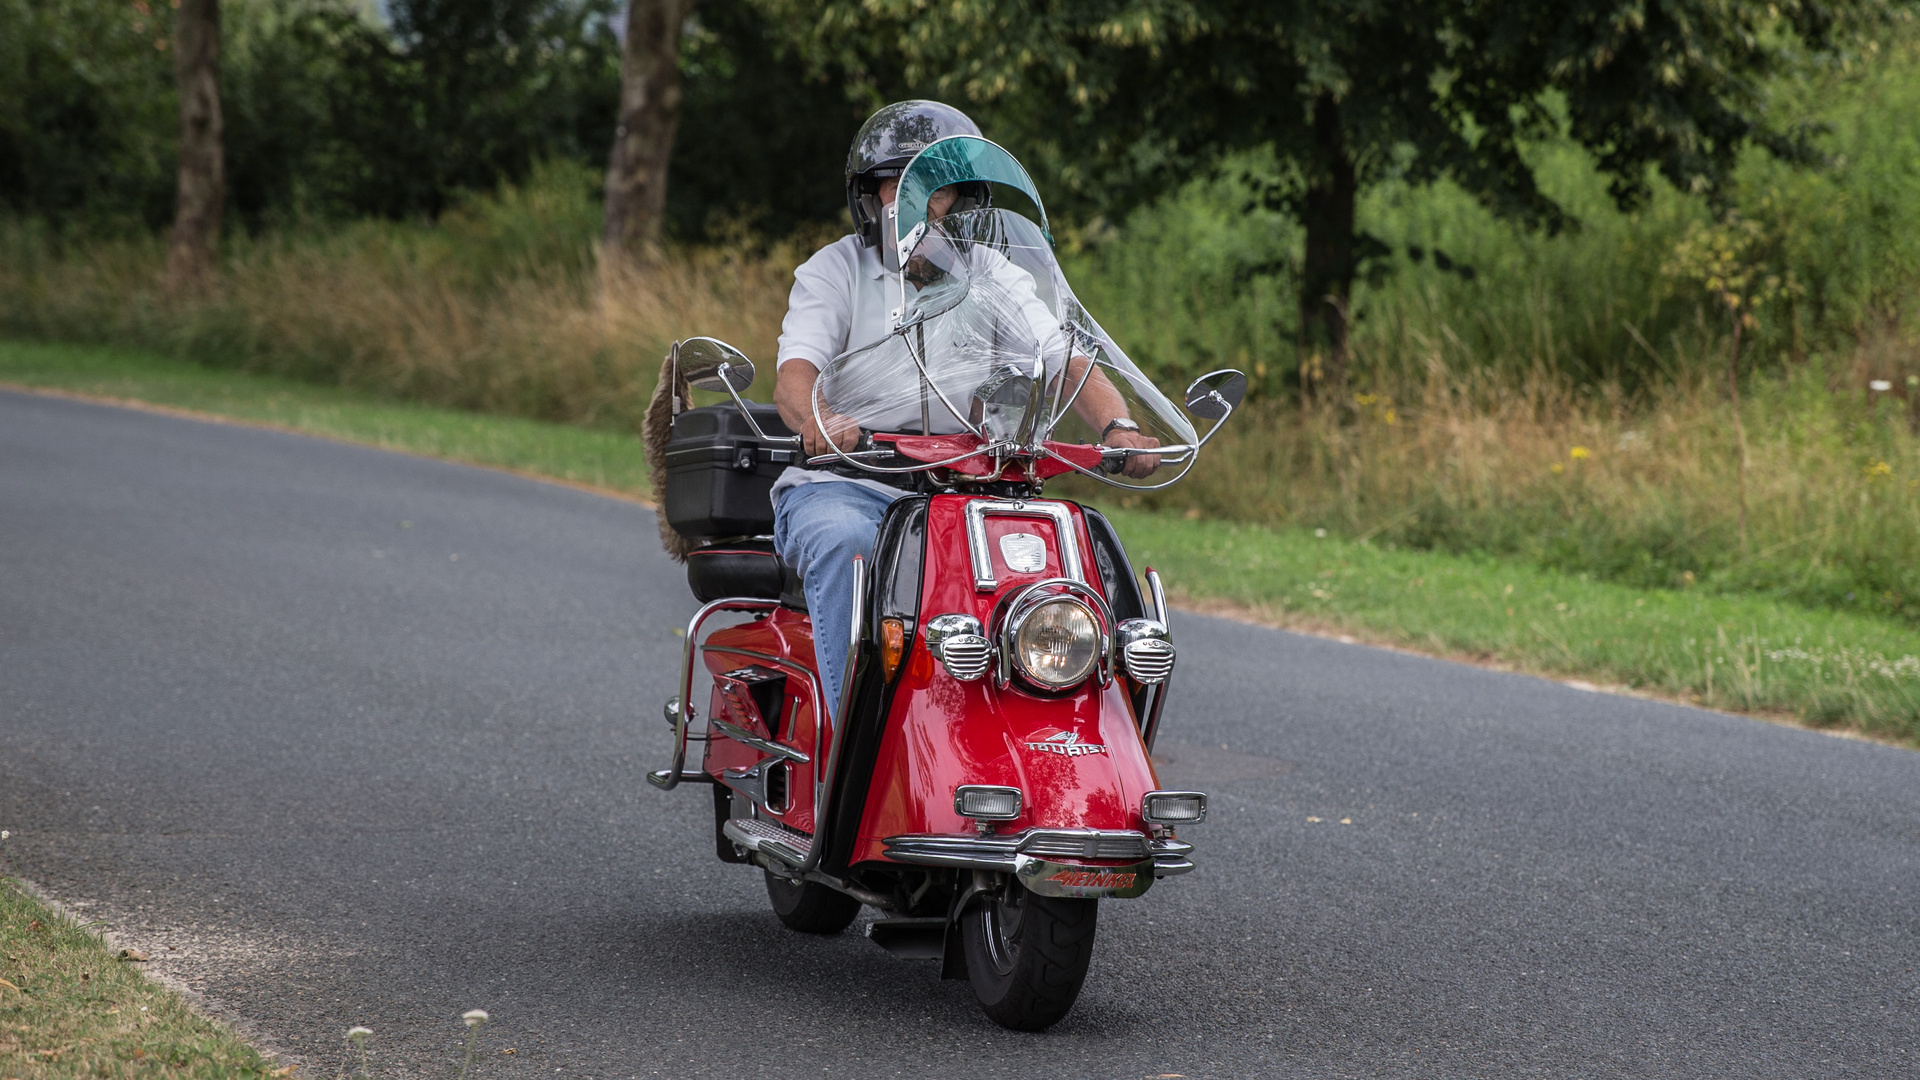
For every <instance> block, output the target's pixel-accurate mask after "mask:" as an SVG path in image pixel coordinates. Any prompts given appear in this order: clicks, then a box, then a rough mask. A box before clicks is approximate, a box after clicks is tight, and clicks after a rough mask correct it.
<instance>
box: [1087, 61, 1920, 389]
mask: <svg viewBox="0 0 1920 1080" xmlns="http://www.w3.org/2000/svg"><path fill="white" fill-rule="evenodd" d="M1872 51H1873V52H1874V54H1875V55H1874V56H1873V57H1872V58H1871V59H1870V60H1866V61H1858V62H1851V63H1849V64H1846V65H1834V66H1832V67H1829V68H1826V69H1823V70H1819V71H1815V72H1812V73H1806V74H1797V75H1794V76H1791V77H1783V78H1781V79H1779V80H1776V81H1775V82H1774V83H1773V84H1771V86H1770V90H1769V96H1770V98H1771V100H1772V101H1773V102H1774V111H1775V112H1776V113H1777V114H1778V115H1779V117H1780V118H1781V120H1782V122H1783V123H1788V124H1791V125H1793V126H1795V127H1808V128H1814V129H1817V130H1818V132H1819V133H1818V134H1816V135H1814V136H1813V145H1814V148H1815V149H1816V150H1817V151H1818V152H1819V153H1820V155H1821V156H1822V158H1823V160H1824V161H1825V162H1826V164H1825V165H1823V166H1822V167H1821V168H1818V169H1806V168H1799V167H1793V166H1790V165H1787V164H1783V163H1781V162H1780V161H1778V160H1775V159H1773V158H1772V157H1770V156H1769V155H1767V154H1765V153H1761V152H1756V151H1752V150H1749V151H1748V152H1747V153H1746V154H1745V155H1743V157H1742V158H1741V159H1740V161H1739V162H1738V163H1737V164H1736V167H1735V169H1734V171H1733V174H1732V179H1731V180H1730V181H1729V182H1728V183H1727V184H1726V186H1725V189H1724V192H1723V195H1724V198H1725V200H1726V203H1727V204H1728V206H1729V208H1730V209H1731V210H1733V211H1734V212H1736V213H1737V214H1738V215H1739V219H1740V220H1741V221H1743V222H1745V223H1746V224H1745V225H1743V226H1742V229H1743V230H1744V231H1746V232H1748V233H1749V242H1748V243H1747V244H1746V245H1745V250H1746V255H1745V256H1744V257H1745V259H1746V262H1745V264H1744V265H1745V266H1746V267H1747V269H1748V270H1750V271H1752V272H1755V273H1758V274H1759V276H1760V279H1761V280H1762V281H1763V282H1764V280H1765V279H1766V278H1768V277H1772V278H1775V279H1777V282H1778V288H1779V289H1780V295H1778V296H1777V297H1775V298H1774V300H1773V301H1772V302H1770V303H1768V304H1765V305H1763V306H1762V308H1761V310H1760V311H1759V312H1757V313H1756V318H1757V322H1758V325H1757V327H1756V328H1754V329H1752V330H1750V331H1749V337H1748V339H1747V341H1748V344H1747V346H1746V347H1745V348H1744V349H1743V355H1746V356H1749V357H1751V359H1752V361H1753V363H1754V364H1756V365H1758V366H1759V367H1761V368H1763V369H1768V368H1771V369H1774V370H1777V369H1778V368H1779V367H1780V365H1782V364H1784V363H1786V362H1788V361H1790V360H1791V359H1792V358H1793V357H1794V356H1796V355H1798V356H1802V357H1804V356H1807V355H1811V354H1813V353H1816V352H1823V351H1824V352H1827V353H1830V354H1833V353H1840V354H1845V353H1848V352H1850V351H1851V350H1852V349H1853V348H1854V347H1855V343H1856V341H1857V340H1858V339H1859V338H1860V337H1861V336H1863V335H1865V336H1869V337H1872V336H1875V335H1877V334H1881V333H1882V332H1883V330H1882V328H1883V327H1887V326H1899V325H1902V324H1903V322H1905V321H1907V320H1910V319H1911V317H1912V316H1913V315H1914V314H1917V313H1920V312H1916V309H1915V308H1914V303H1915V301H1916V300H1920V197H1916V195H1915V193H1916V192H1920V128H1916V126H1915V125H1914V124H1913V123H1912V118H1913V117H1914V116H1920V44H1916V43H1915V41H1914V40H1913V39H1912V37H1911V35H1894V36H1890V37H1889V38H1888V39H1887V40H1886V41H1884V42H1882V43H1878V44H1876V45H1875V46H1874V47H1873V50H1872ZM1521 150H1522V153H1523V154H1524V155H1525V156H1526V158H1527V159H1528V162H1529V167H1530V168H1531V169H1532V171H1533V173H1534V175H1535V176H1536V178H1537V179H1538V182H1539V185H1540V188H1541V190H1542V192H1543V193H1545V195H1546V196H1547V197H1548V198H1550V199H1552V200H1553V201H1554V202H1555V203H1556V204H1558V205H1560V206H1562V207H1564V208H1565V209H1566V210H1567V211H1568V212H1569V213H1570V214H1571V215H1572V216H1573V217H1575V218H1577V219H1578V220H1579V221H1580V222H1581V227H1580V228H1578V229H1574V230H1568V231H1565V232H1562V233H1560V234H1558V235H1549V234H1547V233H1544V232H1540V231H1536V230H1529V229H1526V228H1524V227H1522V226H1520V225H1518V224H1517V223H1514V222H1511V221H1508V220H1502V219H1501V218H1500V217H1498V216H1497V215H1495V214H1494V213H1492V212H1491V211H1489V210H1487V209H1486V208H1485V207H1483V206H1481V205H1480V204H1479V203H1478V201H1477V200H1476V199H1475V198H1474V197H1473V196H1472V194H1471V193H1469V192H1468V191H1466V190H1465V189H1463V188H1461V187H1460V186H1458V185H1457V184H1454V183H1452V182H1451V181H1447V180H1441V181H1438V182H1435V183H1433V184H1429V185H1424V186H1422V185H1416V184H1413V183H1410V182H1408V181H1405V180H1399V179H1395V180H1387V181H1383V182H1382V183H1380V184H1378V185H1376V186H1375V187H1374V188H1373V189H1372V190H1371V191H1370V192H1368V193H1367V194H1365V195H1364V196H1363V197H1362V198H1361V200H1360V203H1359V208H1358V215H1357V225H1358V227H1359V228H1360V229H1361V230H1362V231H1364V232H1366V233H1369V234H1371V235H1373V236H1375V237H1378V238H1379V239H1380V240H1381V242H1382V246H1383V247H1384V248H1385V249H1386V250H1387V252H1388V254H1386V255H1384V256H1382V257H1380V258H1379V259H1377V260H1376V261H1375V263H1374V266H1373V268H1372V269H1373V271H1374V272H1373V273H1372V274H1371V275H1364V276H1362V278H1361V279H1360V280H1359V281H1358V282H1357V283H1356V286H1355V291H1354V297H1353V310H1354V312H1355V324H1354V328H1353V339H1352V344H1353V349H1354V352H1355V361H1354V363H1355V385H1356V388H1357V389H1359V390H1362V391H1365V390H1367V389H1369V387H1373V388H1374V389H1376V390H1379V389H1384V386H1379V387H1375V386H1373V384H1374V383H1375V382H1381V381H1391V380H1393V379H1396V378H1400V377H1403V376H1408V375H1414V376H1417V375H1419V374H1420V373H1421V372H1423V371H1424V370H1425V369H1426V368H1427V366H1428V365H1429V364H1430V363H1432V362H1434V361H1435V360H1438V361H1440V362H1443V363H1444V365H1445V366H1446V367H1447V368H1448V369H1449V370H1452V371H1456V372H1475V371H1479V372H1488V373H1491V374H1497V375H1498V376H1499V377H1501V378H1504V379H1515V378H1522V377H1525V376H1527V375H1529V374H1530V373H1534V372H1547V373H1550V374H1552V375H1554V376H1555V377H1561V378H1565V379H1567V380H1569V381H1571V382H1572V383H1574V384H1577V385H1580V386H1586V387H1600V386H1603V385H1606V384H1609V383H1613V384H1617V385H1619V386H1620V387H1621V388H1623V389H1624V390H1626V391H1627V392H1629V393H1637V392H1640V391H1642V390H1645V389H1648V388H1650V387H1652V386H1653V385H1654V384H1657V383H1660V382H1671V381H1672V380H1674V379H1675V378H1676V377H1678V376H1679V375H1680V374H1681V371H1682V369H1683V368H1685V367H1686V366H1687V365H1689V364H1691V363H1693V362H1694V361H1697V360H1699V359H1700V358H1702V357H1704V356H1707V355H1709V354H1712V353H1715V352H1718V351H1720V350H1723V349H1724V344H1723V341H1724V336H1725V334H1726V332H1727V329H1728V323H1727V321H1726V319H1725V317H1724V315H1722V314H1719V313H1718V309H1717V308H1714V307H1712V306H1711V302H1710V301H1711V298H1710V297H1709V295H1708V293H1707V290H1706V289H1705V288H1704V282H1703V281H1701V280H1699V279H1698V278H1695V277H1688V276H1686V275H1681V276H1679V277H1676V276H1674V275H1673V274H1670V273H1668V272H1667V271H1668V269H1669V268H1670V267H1671V266H1673V264H1674V259H1675V255H1676V251H1677V250H1678V249H1679V248H1680V247H1681V245H1682V244H1683V243H1684V242H1685V240H1686V238H1687V236H1688V235H1689V233H1690V232H1691V231H1694V230H1699V229H1706V228H1709V227H1712V226H1714V224H1715V222H1716V221H1718V220H1720V219H1718V218H1716V217H1715V214H1714V211H1713V208H1712V207H1711V206H1710V205H1709V204H1708V202H1707V201H1706V200H1705V199H1703V198H1701V197H1699V196H1694V195H1690V194H1687V193H1683V192H1680V191H1677V190H1675V189H1674V188H1673V187H1672V186H1671V185H1668V184H1665V183H1664V182H1661V181H1659V180H1658V179H1657V178H1656V179H1655V180H1653V181H1651V182H1650V183H1651V186H1650V193H1649V195H1648V197H1647V199H1646V201H1645V202H1644V203H1643V204H1642V205H1641V206H1640V207H1638V208H1637V209H1634V210H1632V211H1622V210H1620V209H1618V207H1617V206H1615V205H1614V202H1613V199H1612V196H1611V194H1610V192H1609V190H1608V180H1607V178H1606V177H1605V176H1604V174H1602V173H1601V172H1600V171H1598V170H1597V169H1596V168H1595V165H1594V161H1593V158H1592V156H1591V155H1590V154H1588V153H1587V152H1586V151H1584V150H1583V149H1581V148H1580V147H1579V146H1578V145H1576V144H1574V143H1573V142H1572V141H1571V140H1570V139H1566V138H1548V139H1543V140H1540V141H1538V142H1532V143H1527V144H1524V145H1523V146H1522V148H1521ZM1282 167H1283V166H1282V165H1281V164H1280V163H1279V162H1278V161H1277V160H1276V159H1275V158H1274V157H1272V156H1271V155H1269V154H1266V153H1264V152H1259V151H1255V152H1249V153H1245V154H1242V155H1239V156H1236V157H1234V158H1231V159H1228V160H1227V162H1226V163H1225V167H1224V168H1222V169H1221V170H1219V171H1218V172H1215V173H1211V174H1206V175H1203V176H1201V177H1199V178H1196V179H1194V180H1191V181H1189V182H1188V183H1186V184H1185V185H1183V186H1182V187H1181V188H1180V189H1178V190H1177V191H1176V192H1175V193H1174V194H1173V195H1172V196H1170V197H1168V198H1167V199H1164V200H1162V201H1160V202H1158V203H1155V204H1154V205H1152V206H1149V207H1147V208H1144V209H1142V210H1140V211H1138V212H1136V213H1134V214H1133V215H1130V216H1128V217H1127V218H1125V219H1124V223H1123V224H1122V225H1121V226H1120V227H1117V228H1116V227H1114V226H1112V225H1108V224H1105V223H1100V224H1097V225H1096V226H1095V227H1092V228H1085V229H1082V230H1080V232H1079V233H1078V234H1077V236H1076V238H1075V239H1076V240H1077V241H1078V242H1077V244H1069V245H1068V248H1069V250H1068V251H1066V252H1065V253H1063V257H1064V260H1065V262H1066V263H1067V269H1068V276H1069V278H1070V280H1072V281H1073V282H1074V283H1075V288H1076V290H1077V291H1078V292H1079V293H1080V295H1081V298H1082V299H1083V300H1085V301H1086V303H1087V305H1088V307H1089V309H1090V310H1091V311H1092V312H1093V313H1094V315H1095V316H1096V317H1098V318H1100V319H1101V320H1102V321H1103V323H1104V324H1105V325H1106V327H1107V329H1108V330H1110V331H1112V332H1113V334H1114V335H1115V337H1116V338H1117V339H1118V340H1119V341H1120V342H1121V343H1122V344H1123V345H1124V346H1125V347H1126V348H1127V349H1128V350H1129V352H1131V353H1132V354H1133V356H1134V359H1136V360H1137V361H1139V362H1141V363H1142V364H1143V365H1144V366H1146V367H1147V369H1148V370H1149V371H1151V372H1155V373H1156V374H1160V375H1162V376H1163V377H1164V379H1165V381H1168V382H1177V381H1178V380H1179V379H1180V378H1181V377H1185V376H1191V375H1194V374H1198V373H1199V372H1202V371H1208V370H1211V369H1213V368H1217V367H1221V366H1234V367H1242V368H1244V369H1246V370H1247V371H1248V372H1249V374H1251V375H1253V376H1254V383H1255V387H1256V393H1260V392H1261V391H1264V392H1265V393H1266V394H1267V395H1268V396H1270V397H1271V396H1276V395H1281V394H1284V393H1285V391H1286V389H1287V385H1288V384H1287V377H1288V376H1289V374H1290V373H1291V372H1292V371H1293V370H1294V369H1295V368H1296V367H1297V365H1298V362H1299V358H1298V357H1297V356H1296V354H1295V344H1296V337H1295V333H1294V324H1293V310H1292V307H1291V304H1290V293H1291V292H1292V290H1293V289H1294V288H1295V287H1296V286H1297V284H1298V276H1297V272H1296V271H1295V269H1294V267H1295V266H1296V265H1297V263H1298V260H1299V257H1300V252H1301V248H1302V243H1303V239H1304V233H1303V231H1302V230H1301V229H1300V228H1299V227H1298V226H1297V225H1296V224H1294V223H1293V221H1292V220H1291V218H1290V216H1289V215H1287V214H1286V213H1284V212H1281V211H1274V210H1269V209H1266V208H1264V207H1261V206H1257V205H1254V206H1251V207H1250V205H1249V204H1251V203H1253V202H1254V201H1255V196H1256V194H1257V191H1258V190H1259V187H1260V185H1261V184H1262V183H1265V182H1267V181H1270V180H1272V179H1273V178H1275V177H1276V176H1277V175H1278V173H1279V172H1280V170H1281V169H1282ZM1275 252H1278V253H1280V257H1279V259H1278V260H1277V263H1278V265H1277V266H1276V265H1275V260H1274V255H1273V253H1275ZM1256 270H1265V271H1266V273H1264V274H1255V273H1253V271H1256ZM1721 355H1724V353H1723V352H1722V353H1721ZM1743 366H1744V365H1743Z"/></svg>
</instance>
